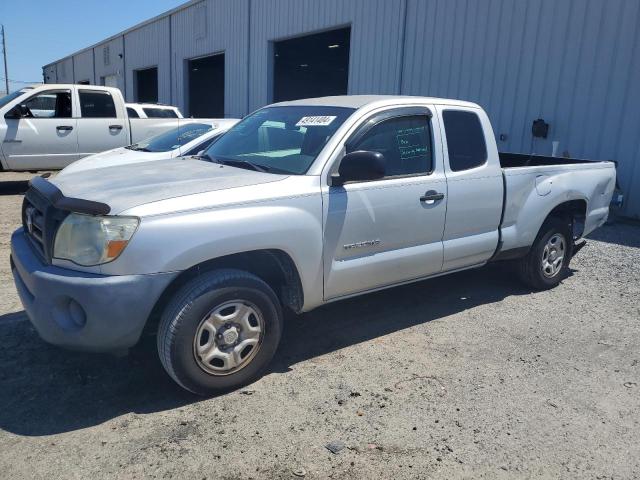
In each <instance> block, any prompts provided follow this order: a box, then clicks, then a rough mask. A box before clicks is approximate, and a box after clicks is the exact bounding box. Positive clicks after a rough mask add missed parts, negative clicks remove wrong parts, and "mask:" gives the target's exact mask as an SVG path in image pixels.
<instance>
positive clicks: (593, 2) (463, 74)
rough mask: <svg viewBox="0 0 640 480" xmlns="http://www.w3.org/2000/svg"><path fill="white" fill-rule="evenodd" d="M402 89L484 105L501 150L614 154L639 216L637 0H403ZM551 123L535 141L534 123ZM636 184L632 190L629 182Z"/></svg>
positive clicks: (608, 156)
mask: <svg viewBox="0 0 640 480" xmlns="http://www.w3.org/2000/svg"><path fill="white" fill-rule="evenodd" d="M407 8H408V10H407V27H406V36H405V54H404V71H403V82H402V93H404V94H409V95H431V96H439V97H451V98H461V99H465V100H471V101H474V102H477V103H479V104H480V105H482V106H483V107H484V108H485V109H486V110H487V112H488V114H489V117H490V118H491V121H492V123H493V126H494V129H495V132H496V135H497V136H499V135H500V134H501V133H504V134H505V135H506V138H507V139H506V141H498V148H499V149H500V150H502V151H514V152H527V153H529V152H531V151H532V150H533V151H535V152H539V153H543V154H547V155H549V154H551V149H552V145H551V142H552V141H558V142H559V153H562V152H564V151H568V152H569V153H570V155H571V156H572V157H582V158H594V159H615V160H619V162H620V164H619V177H620V183H621V186H622V187H623V190H624V192H625V193H626V195H627V200H628V202H629V204H628V207H629V211H633V212H635V213H640V192H639V193H636V191H637V190H638V189H640V168H639V167H637V166H636V165H637V163H638V162H639V161H640V135H639V132H640V37H639V35H638V30H639V26H640V16H639V15H640V2H638V1H637V0H607V1H603V0H574V1H557V0H526V1H525V0H517V1H513V0H486V1H482V2H477V1H473V0H471V1H470V0H429V1H424V0H409V1H408V6H407ZM536 118H544V119H545V120H546V121H547V122H548V123H549V124H550V130H549V136H548V138H547V139H546V140H543V139H536V140H535V142H534V143H532V138H533V137H532V135H531V123H532V121H533V120H534V119H536ZM634 186H635V187H634Z"/></svg>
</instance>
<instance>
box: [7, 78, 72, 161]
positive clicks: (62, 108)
mask: <svg viewBox="0 0 640 480" xmlns="http://www.w3.org/2000/svg"><path fill="white" fill-rule="evenodd" d="M23 105H24V106H25V107H26V109H24V112H23V115H24V116H23V117H22V118H6V117H5V122H6V125H7V129H6V131H5V132H4V137H3V138H2V151H3V153H4V155H5V160H6V162H7V166H8V167H9V169H10V170H42V169H48V168H54V169H55V168H63V167H65V166H67V165H68V164H70V163H71V162H73V161H75V160H77V159H78V129H77V121H76V120H75V119H74V118H72V116H73V115H72V100H71V90H67V89H62V90H60V89H56V90H46V91H44V92H40V93H38V94H36V95H34V96H32V97H31V98H29V99H27V100H26V101H25V102H23Z"/></svg>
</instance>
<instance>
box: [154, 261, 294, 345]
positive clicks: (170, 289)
mask: <svg viewBox="0 0 640 480" xmlns="http://www.w3.org/2000/svg"><path fill="white" fill-rule="evenodd" d="M222 268H233V269H238V270H242V271H245V272H249V273H251V274H253V275H255V276H257V277H258V278H260V279H262V280H263V281H264V282H265V283H267V285H269V286H270V287H271V288H272V289H273V290H274V292H275V293H276V295H277V297H278V298H279V299H280V302H281V303H282V305H283V306H286V307H289V308H290V309H291V310H292V311H294V312H296V313H299V312H300V311H301V310H302V306H303V305H304V291H303V288H302V281H301V279H300V274H299V272H298V268H297V266H296V264H295V262H294V261H293V259H292V258H291V256H290V255H289V254H288V253H286V252H284V251H283V250H279V249H263V250H252V251H248V252H241V253H234V254H229V255H224V256H221V257H217V258H212V259H210V260H206V261H204V262H201V263H198V264H196V265H193V266H191V267H190V268H188V269H186V270H184V271H183V272H181V273H180V274H179V275H178V276H177V277H176V278H175V279H173V281H172V282H171V283H170V284H169V285H168V286H167V287H166V288H165V290H164V291H163V292H162V294H161V295H160V297H159V298H158V300H157V301H156V304H155V305H154V307H153V310H152V311H151V314H150V315H149V319H148V320H147V324H146V325H145V332H146V333H151V332H152V331H155V329H156V327H157V324H158V321H159V318H160V315H161V314H162V311H163V310H164V308H165V307H166V305H167V304H168V303H169V302H170V300H171V298H172V297H173V295H174V294H175V293H176V292H177V291H178V290H179V289H180V288H181V287H182V286H183V285H185V284H186V283H187V282H189V281H190V280H192V279H193V278H196V277H198V276H199V275H201V274H202V273H204V272H209V271H212V270H218V269H222Z"/></svg>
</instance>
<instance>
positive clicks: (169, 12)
mask: <svg viewBox="0 0 640 480" xmlns="http://www.w3.org/2000/svg"><path fill="white" fill-rule="evenodd" d="M204 2H206V0H189V1H187V2H185V3H183V4H182V5H178V6H177V7H175V8H172V9H171V10H167V11H166V12H163V13H160V14H158V15H156V16H155V17H152V18H149V19H148V20H144V21H143V22H140V23H137V24H135V25H134V26H132V27H129V28H127V29H126V30H122V31H121V32H118V33H116V34H114V35H111V36H110V37H107V38H105V39H104V40H101V41H99V42H97V43H94V44H93V45H90V46H88V47H85V48H82V49H80V50H77V51H75V52H73V53H70V54H69V55H66V56H64V57H61V58H59V59H58V60H54V61H53V62H50V63H47V64H46V65H43V66H42V68H43V69H45V68H47V67H50V66H52V65H56V64H58V63H60V62H63V61H65V60H68V59H69V58H73V57H75V56H76V55H80V54H81V53H84V52H87V51H89V50H93V49H94V48H96V47H98V46H100V45H103V44H105V43H107V42H110V41H111V40H115V39H116V38H118V37H123V36H125V35H126V34H128V33H131V32H133V31H135V30H138V29H139V28H142V27H144V26H146V25H149V24H151V23H155V22H157V21H159V20H162V19H164V18H167V17H169V18H170V17H171V15H173V14H175V13H178V12H180V11H182V10H185V9H187V8H189V7H191V6H193V5H196V4H198V3H204Z"/></svg>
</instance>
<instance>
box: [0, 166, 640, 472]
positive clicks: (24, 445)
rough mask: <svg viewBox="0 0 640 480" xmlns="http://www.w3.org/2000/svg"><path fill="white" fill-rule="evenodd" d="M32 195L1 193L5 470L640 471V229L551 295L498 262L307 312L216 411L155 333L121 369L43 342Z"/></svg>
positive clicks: (109, 360) (595, 254)
mask: <svg viewBox="0 0 640 480" xmlns="http://www.w3.org/2000/svg"><path fill="white" fill-rule="evenodd" d="M0 175H1V176H2V178H0V180H12V181H18V180H20V179H25V178H28V177H29V176H28V175H19V174H6V173H5V174H0ZM11 185H13V186H11ZM11 185H9V184H6V183H4V184H3V183H0V191H4V192H8V193H11V189H12V188H13V189H15V184H11ZM3 189H4V190H3ZM20 202H21V197H20V196H19V195H0V257H2V258H3V259H4V260H3V261H2V262H0V282H1V283H2V284H3V288H2V290H1V291H0V344H1V345H2V348H1V349H0V472H2V474H1V476H2V478H7V479H9V478H11V479H21V478H25V479H27V478H29V479H31V478H43V479H51V478H78V479H86V478H92V479H99V478H124V479H127V478H181V479H183V478H194V479H203V478H209V479H212V478H260V479H262V478H265V479H270V478H301V477H303V476H304V477H305V478H313V479H316V478H336V479H342V478H447V479H448V478H488V479H494V478H505V479H506V478H509V479H511V478H575V479H581V480H582V479H605V478H606V479H631V478H640V423H639V422H640V365H639V362H640V266H639V265H640V228H639V227H638V226H633V225H628V224H623V223H616V224H613V225H608V226H606V227H604V228H602V229H600V230H599V231H597V232H595V234H594V235H592V239H591V241H590V242H589V245H588V246H587V247H586V248H585V249H584V250H583V251H582V252H580V254H579V255H578V256H577V257H576V258H575V259H574V261H573V262H572V265H571V269H572V273H571V275H570V276H569V278H567V279H566V280H565V281H564V282H563V283H562V284H561V285H560V286H559V287H558V288H556V289H554V290H552V291H548V292H536V293H532V292H530V291H528V290H527V289H525V288H523V287H522V286H520V285H519V284H518V283H517V282H516V281H515V280H514V279H513V277H512V276H511V275H510V274H509V272H508V270H506V269H504V268H503V267H501V266H490V267H487V268H483V269H479V270H475V271H470V272H466V273H460V274H455V275H450V276H447V277H442V278H439V279H435V280H431V281H425V282H421V283H418V284H414V285H410V286H405V287H399V288H395V289H392V290H387V291H385V292H381V293H376V294H371V295H367V296H364V297H360V298H356V299H352V300H348V301H344V302H340V303H336V304H333V305H330V306H327V307H323V308H321V309H319V310H316V311H314V312H311V313H308V314H305V315H303V316H301V317H293V316H292V317H291V318H288V319H287V322H286V332H285V335H284V338H283V343H282V346H281V348H280V351H279V353H278V354H277V357H276V360H275V362H274V365H273V368H272V369H271V371H270V372H269V373H268V374H267V375H266V376H265V377H264V378H263V379H261V380H260V381H258V382H256V383H255V384H253V385H251V386H250V387H248V388H247V389H246V390H243V391H238V392H235V393H231V394H228V395H225V396H221V397H218V398H212V399H208V400H202V399H199V398H196V397H193V396H191V395H189V394H187V393H184V392H182V391H181V390H180V389H179V388H178V387H176V386H175V385H174V384H173V383H172V382H171V381H170V380H169V379H168V377H167V376H166V375H165V374H164V372H163V371H162V370H161V367H160V366H159V362H158V361H157V358H156V354H155V351H154V343H153V339H152V338H148V339H145V340H144V341H143V342H142V344H141V345H140V346H139V347H138V348H136V349H135V350H134V351H133V352H132V353H131V354H130V355H129V356H128V357H123V358H115V357H112V356H108V355H89V354H80V353H73V352H67V351H64V350H60V349H57V348H55V347H52V346H49V345H47V344H45V343H44V342H42V341H41V340H40V339H39V338H38V337H37V336H36V334H35V332H34V331H33V329H32V328H31V327H30V325H29V323H28V321H26V318H25V315H24V313H23V312H22V309H21V306H20V303H19V300H18V298H17V296H16V292H15V289H14V286H13V281H12V279H11V274H10V271H9V265H8V263H9V262H8V258H7V257H8V255H9V236H10V233H11V231H12V230H13V229H14V228H15V227H16V226H17V225H18V223H19V206H20ZM331 442H333V444H334V445H335V446H336V447H338V448H340V447H341V446H343V445H344V448H343V449H342V450H340V451H338V453H335V454H334V453H331V452H330V451H329V450H328V449H327V448H326V445H327V444H329V443H331Z"/></svg>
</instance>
